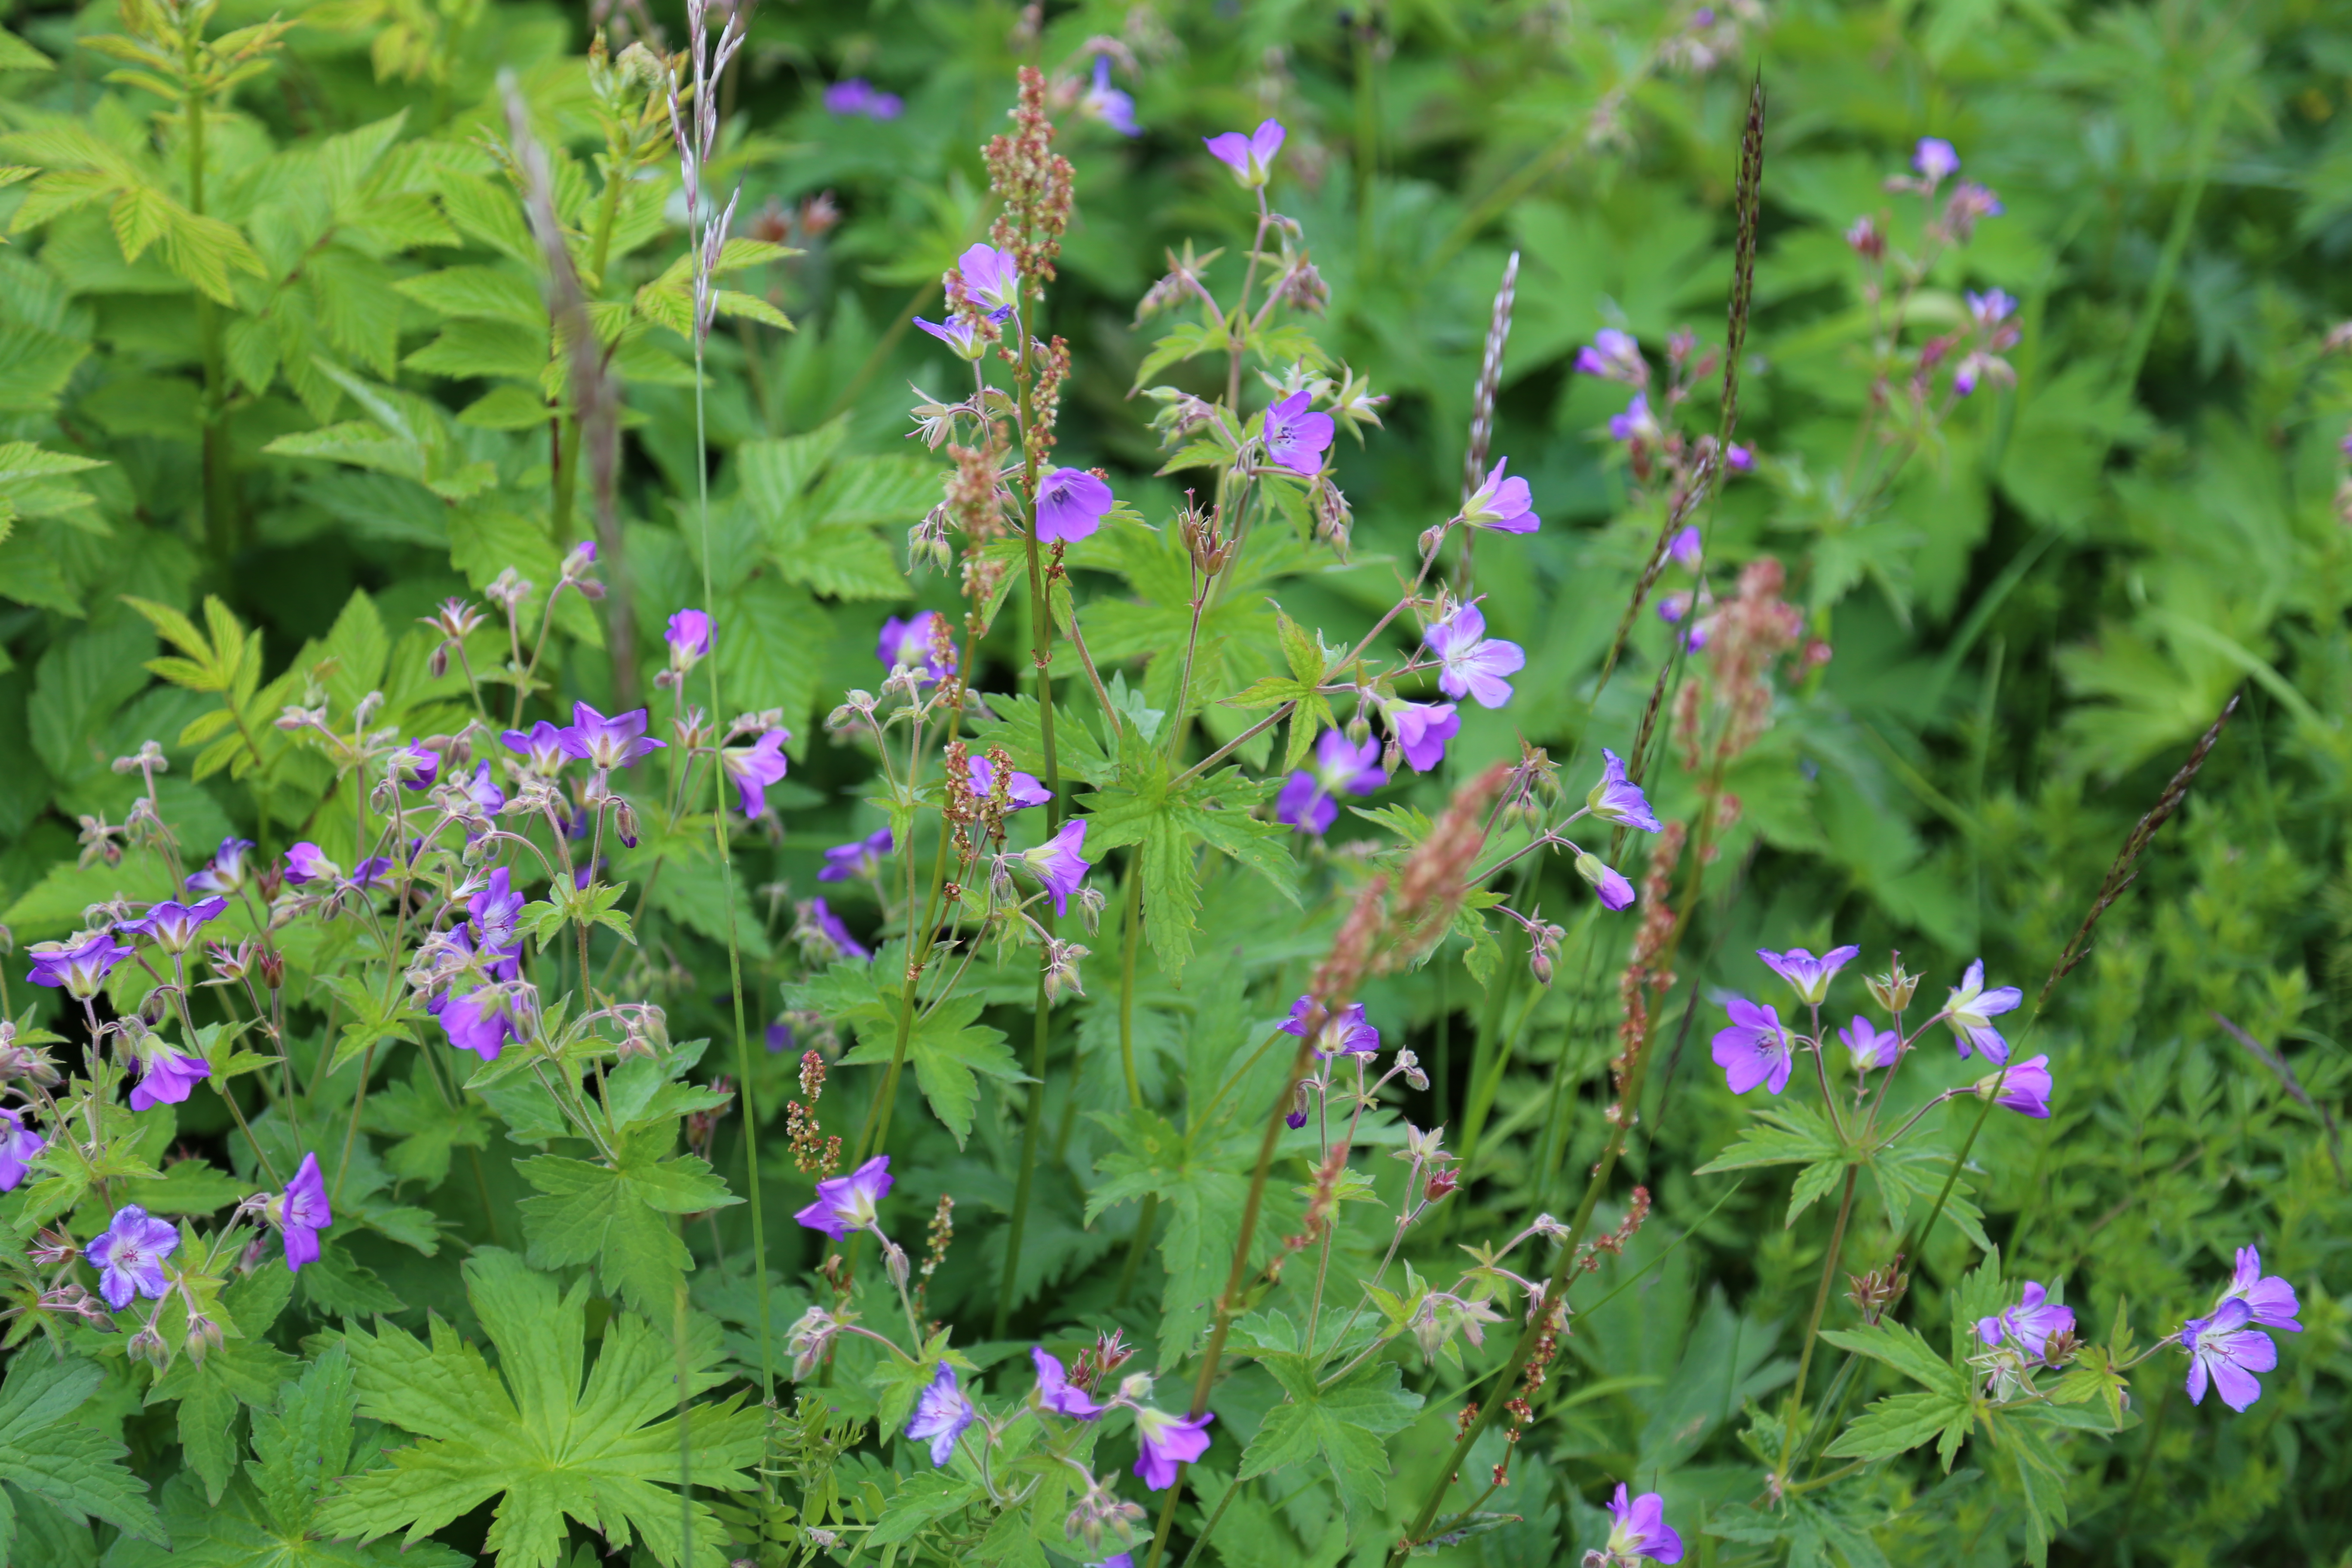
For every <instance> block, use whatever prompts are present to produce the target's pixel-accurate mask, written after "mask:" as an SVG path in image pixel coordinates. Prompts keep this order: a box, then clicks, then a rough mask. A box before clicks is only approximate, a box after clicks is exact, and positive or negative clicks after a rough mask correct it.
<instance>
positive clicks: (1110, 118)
mask: <svg viewBox="0 0 2352 1568" xmlns="http://www.w3.org/2000/svg"><path fill="white" fill-rule="evenodd" d="M1078 112H1079V113H1081V114H1087V115H1091V116H1092V117H1094V118H1095V119H1097V120H1099V121H1102V122H1103V123H1104V124H1105V125H1108V126H1109V127H1110V128H1111V129H1112V130H1113V131H1116V132H1118V133H1119V134H1120V135H1121V136H1140V135H1142V134H1143V127H1142V126H1140V125H1138V124H1137V123H1136V122H1135V100H1133V99H1132V98H1129V96H1128V95H1127V94H1125V93H1123V92H1121V91H1119V89H1117V88H1115V87H1113V86H1111V84H1110V57H1109V56H1108V55H1097V56H1096V57H1095V79H1094V84H1093V85H1092V86H1090V87H1088V88H1087V90H1086V91H1085V92H1084V93H1082V94H1081V95H1079V98H1078Z"/></svg>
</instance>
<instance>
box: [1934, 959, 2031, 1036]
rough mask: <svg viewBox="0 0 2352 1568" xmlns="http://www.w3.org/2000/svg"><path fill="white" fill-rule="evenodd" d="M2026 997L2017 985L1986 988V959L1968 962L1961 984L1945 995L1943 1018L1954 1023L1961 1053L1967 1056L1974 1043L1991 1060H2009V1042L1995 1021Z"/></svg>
mask: <svg viewBox="0 0 2352 1568" xmlns="http://www.w3.org/2000/svg"><path fill="white" fill-rule="evenodd" d="M2024 1000H2025V993H2024V992H2022V991H2020V990H2019V989H2018V988H2017V987H2016V986H2014V985H2003V986H2000V987H1999V988H1997V989H1995V990H1991V991H1988V990H1986V989H1985V983H1984V960H1983V959H1981V958H1979V959H1978V960H1977V961H1976V962H1975V963H1971V964H1969V972H1968V973H1966V974H1964V975H1962V976H1961V977H1960V983H1959V984H1958V985H1955V986H1953V987H1952V989H1951V994H1949V995H1948V996H1946V997H1945V998H1944V1021H1945V1022H1946V1023H1948V1024H1949V1025H1951V1026H1952V1037H1953V1041H1954V1043H1955V1044H1956V1045H1958V1047H1960V1055H1962V1056H1963V1057H1965V1056H1967V1055H1968V1054H1969V1047H1971V1046H1973V1047H1976V1048H1977V1049H1978V1050H1979V1051H1982V1052H1983V1053H1984V1058H1985V1060H1987V1061H1989V1062H2005V1061H2007V1060H2009V1042H2008V1041H2007V1040H2005V1039H2003V1038H2001V1034H2000V1030H1999V1029H1996V1028H1994V1027H1993V1026H1992V1021H1993V1019H1995V1018H1996V1017H1999V1016H2000V1015H2001V1014H2003V1013H2007V1012H2011V1011H2013V1010H2014V1009H2015V1008H2016V1006H2017V1005H2018V1004H2019V1003H2021V1002H2022V1001H2024Z"/></svg>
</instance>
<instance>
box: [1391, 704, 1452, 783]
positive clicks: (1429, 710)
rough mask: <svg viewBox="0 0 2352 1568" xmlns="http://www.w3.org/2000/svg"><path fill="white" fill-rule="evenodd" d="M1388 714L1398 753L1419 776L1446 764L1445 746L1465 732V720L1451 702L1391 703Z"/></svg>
mask: <svg viewBox="0 0 2352 1568" xmlns="http://www.w3.org/2000/svg"><path fill="white" fill-rule="evenodd" d="M1388 715H1389V723H1390V725H1391V728H1392V729H1393V730H1394V731H1395V732H1396V742H1397V750H1398V751H1400V752H1402V753H1403V754H1404V760H1405V762H1406V763H1407V764H1408V765H1409V766H1410V767H1411V768H1412V771H1413V772H1415V773H1427V772H1429V770H1430V769H1432V768H1433V767H1435V766H1436V765H1437V764H1438V763H1442V762H1444V760H1445V743H1446V742H1448V741H1451V740H1452V739H1454V736H1456V735H1458V734H1460V733H1461V732H1462V720H1461V718H1460V717H1459V716H1458V715H1457V714H1456V712H1455V711H1454V704H1453V703H1451V702H1391V703H1390V704H1389V705H1388Z"/></svg>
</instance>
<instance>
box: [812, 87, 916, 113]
mask: <svg viewBox="0 0 2352 1568" xmlns="http://www.w3.org/2000/svg"><path fill="white" fill-rule="evenodd" d="M905 107H906V105H905V103H904V102H902V101H901V100H899V97H898V94H897V93H895V92H884V91H883V90H881V89H879V88H877V87H876V86H875V85H874V84H873V83H871V82H869V81H867V80H866V79H865V78H864V77H858V76H853V77H845V78H844V79H841V80H840V81H837V82H835V83H834V84H833V85H832V86H831V87H828V88H826V89H824V111H825V112H826V113H827V114H832V115H837V116H841V117H844V118H846V117H848V116H851V115H863V116H865V117H866V119H868V120H896V119H898V113H899V110H903V109H904V108H905Z"/></svg>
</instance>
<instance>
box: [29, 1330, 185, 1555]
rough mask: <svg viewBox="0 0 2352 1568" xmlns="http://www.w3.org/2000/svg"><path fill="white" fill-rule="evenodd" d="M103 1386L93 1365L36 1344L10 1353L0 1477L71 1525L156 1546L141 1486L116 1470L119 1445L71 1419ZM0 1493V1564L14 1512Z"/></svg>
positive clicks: (158, 1530)
mask: <svg viewBox="0 0 2352 1568" xmlns="http://www.w3.org/2000/svg"><path fill="white" fill-rule="evenodd" d="M105 1381H106V1373H105V1372H104V1371H103V1370H102V1369H101V1368H100V1366H99V1365H98V1364H97V1363H95V1362H87V1361H80V1360H59V1359H58V1358H57V1357H55V1356H53V1355H51V1354H50V1353H49V1352H48V1351H47V1349H45V1348H43V1347H40V1346H29V1347H27V1348H26V1349H24V1350H21V1351H19V1352H16V1359H15V1360H14V1361H12V1362H11V1363H9V1366H8V1381H7V1383H6V1384H5V1385H0V1479H5V1481H6V1482H7V1484H8V1485H9V1486H10V1487H12V1488H15V1489H17V1490H19V1491H23V1492H27V1493H30V1494H32V1495H33V1496H36V1497H38V1498H40V1499H42V1500H45V1501H47V1503H48V1504H49V1505H50V1506H51V1507H53V1508H56V1509H58V1510H60V1511H62V1512H63V1513H65V1514H66V1515H68V1517H69V1518H72V1519H75V1520H81V1519H87V1518H92V1517H95V1518H98V1519H102V1520H104V1521H107V1522H108V1523H109V1524H111V1525H113V1526H114V1527H115V1528H117V1529H118V1530H121V1531H122V1532H123V1533H124V1534H126V1535H135V1536H138V1537H140V1538H141V1539H142V1540H147V1541H152V1542H157V1543H158V1544H161V1543H162V1542H163V1539H164V1536H163V1523H162V1521H160V1520H158V1519H157V1518H156V1517H155V1509H154V1505H153V1504H152V1503H150V1502H149V1501H148V1500H147V1498H146V1496H145V1493H146V1490H147V1483H146V1482H145V1481H142V1480H141V1479H139V1478H138V1477H136V1476H134V1475H132V1474H131V1472H130V1471H129V1470H128V1469H126V1468H123V1465H122V1455H123V1447H122V1445H121V1443H119V1442H117V1441H115V1440H114V1439H113V1438H111V1437H110V1436H107V1435H106V1434H105V1433H103V1432H100V1431H98V1430H96V1429H95V1428H93V1427H89V1426H82V1425H80V1424H79V1423H78V1422H76V1421H74V1420H73V1419H72V1416H73V1413H74V1412H75V1411H77V1410H79V1409H80V1408H81V1407H82V1405H84V1404H85V1403H87V1402H88V1401H89V1396H90V1395H91V1394H95V1393H96V1392H97V1391H98V1385H99V1384H101V1383H103V1382H105ZM6 1497H7V1493H6V1492H5V1491H0V1560H6V1561H14V1560H15V1559H14V1558H13V1557H10V1556H8V1555H7V1554H8V1552H9V1548H10V1545H11V1543H12V1542H13V1540H14V1537H15V1535H16V1510H14V1509H13V1508H9V1507H7V1506H5V1499H6Z"/></svg>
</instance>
